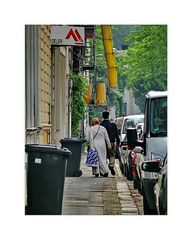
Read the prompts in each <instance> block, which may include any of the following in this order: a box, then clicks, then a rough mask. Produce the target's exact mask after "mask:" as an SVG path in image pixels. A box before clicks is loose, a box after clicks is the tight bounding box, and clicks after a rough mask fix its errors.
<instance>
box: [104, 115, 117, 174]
mask: <svg viewBox="0 0 192 240" xmlns="http://www.w3.org/2000/svg"><path fill="white" fill-rule="evenodd" d="M102 117H103V119H104V120H103V121H102V122H101V124H100V125H101V126H103V127H105V128H106V130H107V133H108V136H109V140H110V142H111V147H112V150H108V151H107V158H108V159H109V169H110V171H111V174H112V175H115V170H114V165H115V151H116V148H119V146H120V139H119V135H118V131H117V125H116V124H115V123H112V122H110V121H109V112H108V111H104V112H103V113H102Z"/></svg>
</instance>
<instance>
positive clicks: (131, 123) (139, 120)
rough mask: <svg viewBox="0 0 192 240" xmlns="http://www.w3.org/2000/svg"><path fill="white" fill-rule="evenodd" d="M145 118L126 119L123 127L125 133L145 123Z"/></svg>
mask: <svg viewBox="0 0 192 240" xmlns="http://www.w3.org/2000/svg"><path fill="white" fill-rule="evenodd" d="M143 121H144V117H143V116H142V117H138V118H128V119H125V122H124V126H123V133H126V130H127V128H131V127H136V125H137V124H138V123H143Z"/></svg>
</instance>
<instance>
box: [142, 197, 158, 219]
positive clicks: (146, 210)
mask: <svg viewBox="0 0 192 240" xmlns="http://www.w3.org/2000/svg"><path fill="white" fill-rule="evenodd" d="M143 212H144V215H157V211H154V210H151V209H150V207H149V204H148V202H147V199H146V197H145V193H143Z"/></svg>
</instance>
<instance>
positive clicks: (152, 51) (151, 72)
mask: <svg viewBox="0 0 192 240" xmlns="http://www.w3.org/2000/svg"><path fill="white" fill-rule="evenodd" d="M126 42H127V44H128V46H129V47H128V50H127V56H126V67H127V70H126V71H125V73H126V74H127V77H128V81H127V83H126V86H127V88H131V87H132V88H133V92H134V93H136V92H138V90H140V92H141V93H142V92H143V91H141V88H143V90H144V92H143V95H141V96H140V97H141V98H142V99H143V101H144V97H145V96H144V95H145V94H146V92H148V91H149V90H166V88H167V26H166V25H142V26H132V31H131V33H130V34H129V35H128V36H127V37H126ZM141 80H142V84H141V85H140V86H138V84H137V83H139V82H140V81H141ZM136 86H137V87H139V88H136ZM138 97H139V96H138ZM138 102H142V100H141V101H138Z"/></svg>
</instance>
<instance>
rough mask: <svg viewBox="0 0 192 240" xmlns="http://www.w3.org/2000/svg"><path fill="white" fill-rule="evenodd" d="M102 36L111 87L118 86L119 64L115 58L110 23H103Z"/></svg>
mask: <svg viewBox="0 0 192 240" xmlns="http://www.w3.org/2000/svg"><path fill="white" fill-rule="evenodd" d="M101 30H102V37H103V45H104V51H105V59H106V63H107V73H108V74H107V76H108V83H109V87H110V88H116V87H117V65H116V59H115V52H114V51H113V38H112V34H111V27H110V26H109V25H102V26H101Z"/></svg>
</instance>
